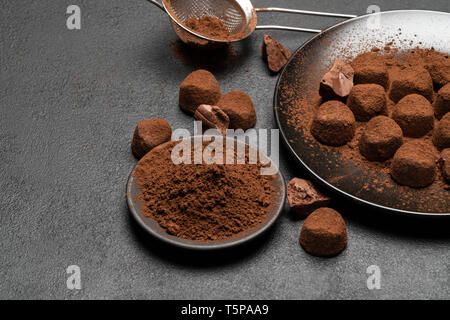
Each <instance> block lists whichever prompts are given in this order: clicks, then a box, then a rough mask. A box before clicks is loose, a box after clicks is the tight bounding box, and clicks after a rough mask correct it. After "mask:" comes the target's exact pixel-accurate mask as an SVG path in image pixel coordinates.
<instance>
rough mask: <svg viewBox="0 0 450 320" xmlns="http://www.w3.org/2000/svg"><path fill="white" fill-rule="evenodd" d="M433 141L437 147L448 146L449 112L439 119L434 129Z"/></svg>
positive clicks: (449, 145) (449, 143) (449, 134)
mask: <svg viewBox="0 0 450 320" xmlns="http://www.w3.org/2000/svg"><path fill="white" fill-rule="evenodd" d="M433 142H434V145H435V146H436V147H437V148H438V149H446V148H450V113H447V114H446V115H445V116H444V117H443V118H442V119H441V121H440V122H439V124H438V126H437V128H436V129H435V130H434V133H433Z"/></svg>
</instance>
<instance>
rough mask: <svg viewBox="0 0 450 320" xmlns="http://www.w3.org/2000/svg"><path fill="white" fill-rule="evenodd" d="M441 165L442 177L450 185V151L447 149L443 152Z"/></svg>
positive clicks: (440, 160)
mask: <svg viewBox="0 0 450 320" xmlns="http://www.w3.org/2000/svg"><path fill="white" fill-rule="evenodd" d="M439 164H440V165H441V169H442V175H443V176H444V179H445V181H447V182H448V183H450V149H445V150H443V151H442V152H441V157H440V159H439Z"/></svg>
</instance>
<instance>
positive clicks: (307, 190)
mask: <svg viewBox="0 0 450 320" xmlns="http://www.w3.org/2000/svg"><path fill="white" fill-rule="evenodd" d="M287 198H288V201H289V205H290V207H291V210H292V211H293V212H294V213H295V214H296V215H297V216H299V217H300V218H306V217H307V216H308V215H309V214H310V213H311V212H313V211H314V210H316V209H318V208H321V207H326V206H328V204H329V203H330V198H329V197H327V196H325V195H323V194H322V193H321V192H320V191H319V190H317V189H316V188H315V187H314V185H313V184H312V183H311V182H310V181H307V180H303V179H300V178H294V179H292V180H291V181H290V182H289V184H288V185H287Z"/></svg>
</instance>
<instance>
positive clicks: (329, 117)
mask: <svg viewBox="0 0 450 320" xmlns="http://www.w3.org/2000/svg"><path fill="white" fill-rule="evenodd" d="M311 134H312V135H313V136H314V138H316V139H317V140H318V141H319V142H321V143H323V144H326V145H329V146H335V147H338V146H342V145H344V144H346V143H347V142H349V141H350V140H352V139H353V137H354V135H355V116H354V115H353V112H352V111H351V110H350V109H349V108H348V107H347V106H346V105H345V104H343V103H342V102H339V101H328V102H325V103H324V104H322V105H321V106H320V107H319V110H318V111H317V113H316V115H315V116H314V120H313V123H312V125H311Z"/></svg>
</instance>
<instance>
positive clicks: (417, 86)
mask: <svg viewBox="0 0 450 320" xmlns="http://www.w3.org/2000/svg"><path fill="white" fill-rule="evenodd" d="M389 82H390V87H389V97H390V98H391V99H392V101H394V102H395V103H397V102H399V101H400V100H401V99H402V98H403V97H405V96H407V95H410V94H420V95H422V96H424V97H425V98H427V99H428V100H429V101H432V100H433V80H432V79H431V76H430V73H429V72H428V71H427V70H425V69H424V68H422V67H420V66H414V67H407V68H404V69H399V68H397V69H393V70H392V71H391V72H390V73H389Z"/></svg>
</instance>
